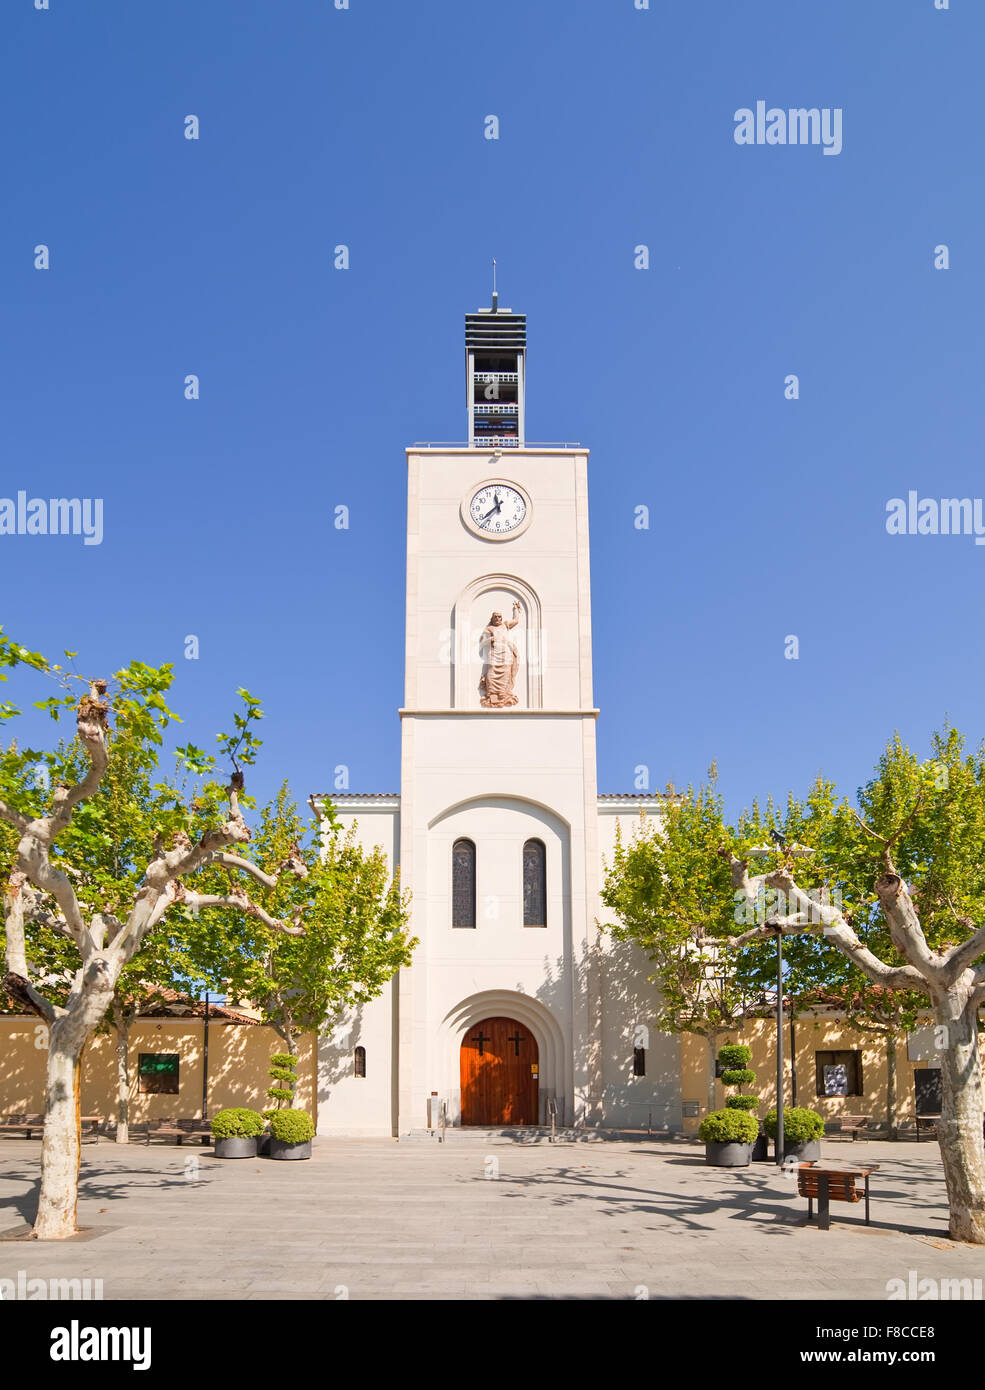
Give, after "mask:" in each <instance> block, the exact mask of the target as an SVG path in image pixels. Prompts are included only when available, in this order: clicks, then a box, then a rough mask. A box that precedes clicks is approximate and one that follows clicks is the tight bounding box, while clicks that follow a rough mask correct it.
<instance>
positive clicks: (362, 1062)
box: [354, 1047, 366, 1076]
mask: <svg viewBox="0 0 985 1390" xmlns="http://www.w3.org/2000/svg"><path fill="white" fill-rule="evenodd" d="M354 1061H355V1064H356V1071H355V1074H356V1076H365V1075H366V1049H365V1048H364V1047H357V1048H356V1051H355V1057H354Z"/></svg>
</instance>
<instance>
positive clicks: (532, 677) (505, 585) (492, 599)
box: [451, 574, 545, 710]
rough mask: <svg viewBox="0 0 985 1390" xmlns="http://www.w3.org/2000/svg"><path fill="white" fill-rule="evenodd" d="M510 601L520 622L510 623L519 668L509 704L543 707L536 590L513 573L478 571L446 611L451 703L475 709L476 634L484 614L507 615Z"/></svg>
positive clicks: (478, 673) (478, 666)
mask: <svg viewBox="0 0 985 1390" xmlns="http://www.w3.org/2000/svg"><path fill="white" fill-rule="evenodd" d="M514 601H518V602H519V604H520V622H519V625H518V626H517V627H516V628H514V629H513V633H512V635H513V638H514V640H515V641H516V645H517V655H518V657H519V670H518V671H517V679H516V686H515V692H516V694H517V696H518V697H519V698H518V702H517V704H516V705H515V706H513V708H515V709H543V707H544V657H545V652H544V634H543V628H542V625H541V606H540V598H539V597H538V595H537V593H536V591H535V590H534V589H532V588H531V587H530V585H529V584H527V583H525V581H524V580H522V579H518V578H517V576H516V575H515V574H484V575H482V576H480V578H478V579H474V580H473V581H472V583H471V584H468V585H467V586H466V587H465V588H464V589H463V590H462V592H461V593H460V594H459V596H458V598H457V599H456V601H455V607H454V609H453V611H452V619H451V626H452V631H453V634H454V637H453V641H454V651H455V668H454V708H455V709H475V710H478V709H481V708H482V706H481V704H480V703H479V680H480V677H481V676H482V656H481V651H480V645H481V638H482V633H483V631H484V629H485V628H486V626H487V624H488V622H489V617H490V614H491V613H493V612H494V611H495V610H497V609H498V610H499V611H500V612H502V614H503V617H504V618H506V619H509V618H510V617H511V616H512V609H513V603H514Z"/></svg>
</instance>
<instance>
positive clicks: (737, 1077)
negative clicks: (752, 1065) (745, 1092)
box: [722, 1067, 756, 1086]
mask: <svg viewBox="0 0 985 1390" xmlns="http://www.w3.org/2000/svg"><path fill="white" fill-rule="evenodd" d="M755 1080H756V1073H755V1072H754V1071H750V1069H749V1068H748V1067H741V1068H736V1069H734V1070H733V1069H729V1070H728V1071H723V1072H722V1085H723V1086H745V1085H746V1083H747V1082H749V1081H755Z"/></svg>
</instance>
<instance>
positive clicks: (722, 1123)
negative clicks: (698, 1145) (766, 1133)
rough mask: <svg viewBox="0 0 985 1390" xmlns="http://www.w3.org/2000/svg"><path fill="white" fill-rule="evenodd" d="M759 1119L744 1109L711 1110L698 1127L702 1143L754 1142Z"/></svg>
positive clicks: (757, 1131)
mask: <svg viewBox="0 0 985 1390" xmlns="http://www.w3.org/2000/svg"><path fill="white" fill-rule="evenodd" d="M758 1133H759V1121H758V1120H757V1119H756V1118H755V1117H754V1116H752V1115H749V1114H747V1113H746V1111H744V1110H735V1109H731V1110H712V1111H711V1113H710V1114H708V1115H706V1116H705V1117H704V1119H703V1120H702V1121H701V1124H700V1125H699V1127H698V1138H699V1139H700V1140H701V1142H702V1143H703V1144H754V1143H755V1142H756V1136H757V1135H758Z"/></svg>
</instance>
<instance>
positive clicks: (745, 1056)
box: [718, 1043, 752, 1070]
mask: <svg viewBox="0 0 985 1390" xmlns="http://www.w3.org/2000/svg"><path fill="white" fill-rule="evenodd" d="M751 1057H752V1048H751V1047H746V1045H745V1043H726V1044H725V1046H724V1047H720V1048H719V1049H718V1061H719V1063H720V1065H721V1066H723V1067H728V1068H730V1069H731V1070H736V1069H738V1068H741V1067H747V1066H748V1065H749V1059H750V1058H751Z"/></svg>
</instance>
